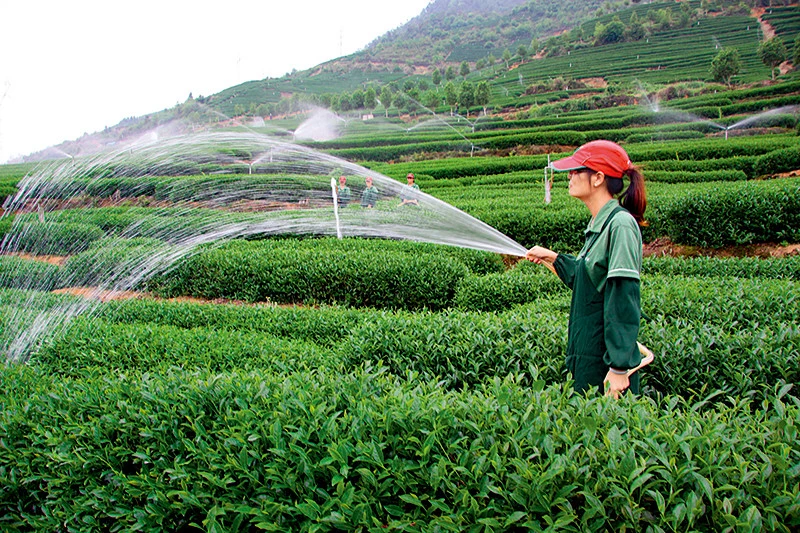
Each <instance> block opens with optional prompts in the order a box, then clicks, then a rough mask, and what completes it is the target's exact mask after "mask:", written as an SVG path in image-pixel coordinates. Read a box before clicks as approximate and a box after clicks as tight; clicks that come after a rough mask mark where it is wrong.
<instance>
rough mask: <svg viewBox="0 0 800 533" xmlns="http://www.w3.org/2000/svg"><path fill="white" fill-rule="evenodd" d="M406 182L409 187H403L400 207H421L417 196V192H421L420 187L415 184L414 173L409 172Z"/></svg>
mask: <svg viewBox="0 0 800 533" xmlns="http://www.w3.org/2000/svg"><path fill="white" fill-rule="evenodd" d="M406 181H407V182H408V185H406V186H405V187H403V190H402V191H401V192H400V205H401V206H402V205H419V200H417V195H416V194H415V191H417V192H419V185H417V184H416V183H414V173H413V172H409V173H408V175H406Z"/></svg>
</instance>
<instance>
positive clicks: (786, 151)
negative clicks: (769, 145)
mask: <svg viewBox="0 0 800 533" xmlns="http://www.w3.org/2000/svg"><path fill="white" fill-rule="evenodd" d="M798 169H800V147H798V146H792V147H789V148H783V149H781V150H775V151H772V152H769V153H768V154H764V155H762V156H761V157H759V158H758V159H756V163H755V165H754V167H753V172H754V173H755V174H756V175H758V176H763V175H767V174H779V173H781V172H790V171H792V170H798Z"/></svg>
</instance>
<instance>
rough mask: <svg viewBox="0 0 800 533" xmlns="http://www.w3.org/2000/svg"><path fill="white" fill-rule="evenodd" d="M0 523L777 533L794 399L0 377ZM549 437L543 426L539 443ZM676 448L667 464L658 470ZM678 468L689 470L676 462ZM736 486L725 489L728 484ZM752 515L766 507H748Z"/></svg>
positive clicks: (51, 527) (169, 376) (262, 375)
mask: <svg viewBox="0 0 800 533" xmlns="http://www.w3.org/2000/svg"><path fill="white" fill-rule="evenodd" d="M0 373H2V375H1V376H0V377H2V379H0V443H2V445H1V446H0V480H1V481H2V483H0V521H1V522H0V523H2V524H4V526H3V528H4V529H6V528H8V529H19V528H23V529H31V530H35V531H62V530H64V531H83V532H87V533H90V532H95V531H97V532H99V531H116V530H136V531H153V532H154V531H163V530H165V529H170V530H176V531H177V530H188V529H203V530H206V531H231V532H235V531H252V530H254V529H257V530H268V531H335V530H336V531H341V530H347V531H377V530H384V529H386V530H400V529H402V530H407V531H433V530H447V531H468V530H474V529H475V525H476V524H480V527H483V528H491V529H492V530H496V531H512V530H518V529H524V530H528V531H544V530H546V529H548V528H549V529H553V526H554V525H556V524H557V525H558V526H557V527H558V528H566V527H571V528H575V529H580V530H601V529H608V528H612V527H613V528H622V529H630V530H640V531H644V530H647V529H653V530H676V529H692V530H715V529H721V528H722V527H737V526H738V525H741V526H742V527H745V526H749V527H752V526H753V524H754V523H757V524H760V526H761V527H762V528H763V529H764V530H767V531H786V532H788V531H791V530H793V529H795V528H796V527H797V526H798V524H800V515H799V514H798V502H799V501H800V491H799V489H798V486H800V469H798V467H797V464H798V453H800V451H799V450H798V445H797V442H798V439H797V428H796V426H795V425H794V424H792V422H791V421H792V420H796V419H797V418H798V416H799V414H798V406H797V405H795V404H794V403H793V402H791V401H787V400H786V399H785V398H782V394H783V393H784V391H785V387H784V388H780V387H776V388H775V393H773V395H772V399H771V400H770V401H769V402H767V403H764V404H758V403H751V402H749V401H747V400H735V401H734V400H732V401H731V405H730V406H728V407H725V406H720V407H719V408H718V409H715V410H704V409H702V403H698V404H690V403H686V402H683V401H681V400H680V399H677V398H675V399H671V400H670V401H668V402H654V401H642V400H639V401H626V400H623V401H611V400H609V399H605V398H590V399H584V398H580V397H571V396H570V395H569V394H566V393H565V392H564V391H563V390H562V388H561V387H560V386H553V387H547V388H545V387H544V386H543V384H542V382H537V386H536V387H534V388H532V389H531V388H528V387H523V386H521V385H519V384H518V383H516V382H515V381H514V380H513V379H511V378H509V379H506V380H500V379H495V380H494V381H492V382H491V383H487V384H486V385H483V386H481V387H478V388H477V389H475V390H462V391H449V390H445V389H442V388H440V387H438V386H437V385H436V384H435V383H432V382H425V381H420V380H400V379H397V378H394V377H392V376H390V375H387V374H386V373H385V372H384V369H383V368H381V367H372V368H357V369H354V371H353V372H349V373H327V372H323V371H305V372H298V373H292V374H288V375H287V374H281V373H278V374H273V373H269V372H244V371H233V372H230V373H225V374H218V373H215V372H187V371H181V370H178V369H175V370H173V371H170V372H169V373H166V374H163V375H162V374H145V375H133V376H130V377H126V376H124V375H121V376H118V377H114V378H110V377H108V376H105V375H103V374H102V373H99V372H98V373H96V374H94V376H95V377H87V378H85V379H83V380H79V381H76V380H63V379H57V378H54V377H48V376H45V375H41V374H37V373H36V371H35V369H31V368H28V367H22V366H11V367H5V366H4V367H2V368H0ZM553 428H558V430H557V431H553ZM676 453H679V454H680V457H681V458H683V459H681V461H680V463H681V466H680V468H676V466H675V461H676V455H675V454H676ZM686 458H690V459H691V460H689V459H686ZM743 480H744V481H743ZM758 502H768V504H766V505H764V504H760V503H758Z"/></svg>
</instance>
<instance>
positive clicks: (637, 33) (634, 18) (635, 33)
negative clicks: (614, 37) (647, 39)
mask: <svg viewBox="0 0 800 533" xmlns="http://www.w3.org/2000/svg"><path fill="white" fill-rule="evenodd" d="M646 34H647V32H646V30H645V29H644V24H642V22H641V21H640V20H639V17H638V15H636V11H634V12H633V13H631V18H630V19H629V20H628V25H627V26H626V27H625V31H624V33H623V36H624V38H625V40H626V41H629V42H630V41H641V40H642V39H644V36H645V35H646Z"/></svg>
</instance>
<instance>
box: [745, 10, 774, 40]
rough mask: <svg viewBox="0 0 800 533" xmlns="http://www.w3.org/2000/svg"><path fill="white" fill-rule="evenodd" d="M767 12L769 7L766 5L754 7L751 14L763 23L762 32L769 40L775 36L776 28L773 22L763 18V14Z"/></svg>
mask: <svg viewBox="0 0 800 533" xmlns="http://www.w3.org/2000/svg"><path fill="white" fill-rule="evenodd" d="M766 12H767V8H765V7H754V8H753V9H752V10H751V11H750V14H751V15H752V16H753V18H755V19H757V20H758V23H759V24H760V25H761V33H763V34H764V39H767V40H769V39H772V38H773V37H775V28H773V27H772V24H770V23H769V22H767V21H766V20H764V19H762V18H761V16H762V15H763V14H764V13H766Z"/></svg>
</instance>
